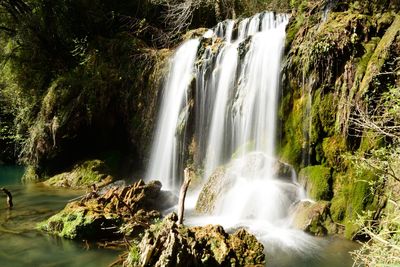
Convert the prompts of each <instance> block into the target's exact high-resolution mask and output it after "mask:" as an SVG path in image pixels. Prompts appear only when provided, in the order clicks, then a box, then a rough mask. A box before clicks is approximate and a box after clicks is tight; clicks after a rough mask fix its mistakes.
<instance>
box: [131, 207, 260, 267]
mask: <svg viewBox="0 0 400 267" xmlns="http://www.w3.org/2000/svg"><path fill="white" fill-rule="evenodd" d="M263 251H264V247H263V245H262V244H261V243H259V242H258V241H257V239H256V238H255V237H254V236H253V235H251V234H250V233H248V232H247V231H246V230H244V229H239V230H237V231H236V232H235V233H234V234H227V233H226V232H225V231H224V229H223V228H222V227H221V226H215V225H208V226H204V227H185V226H182V225H178V224H177V216H176V214H174V213H173V214H171V215H169V216H168V217H166V218H165V219H164V220H163V221H162V222H161V223H159V224H156V225H154V226H152V227H151V228H150V229H149V230H147V231H146V233H145V235H144V237H143V239H142V241H141V242H140V243H139V244H138V245H137V246H133V247H132V248H131V251H130V254H129V256H128V258H127V260H126V262H125V265H126V266H143V267H145V266H159V267H161V266H163V267H185V266H264V264H265V255H264V253H263Z"/></svg>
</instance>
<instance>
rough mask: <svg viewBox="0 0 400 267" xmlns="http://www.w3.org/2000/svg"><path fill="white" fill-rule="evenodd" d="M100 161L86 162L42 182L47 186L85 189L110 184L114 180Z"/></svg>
mask: <svg viewBox="0 0 400 267" xmlns="http://www.w3.org/2000/svg"><path fill="white" fill-rule="evenodd" d="M109 172H110V171H109V170H108V167H107V166H106V164H105V163H104V162H103V161H101V160H88V161H84V162H82V163H79V164H77V165H75V166H74V167H73V169H72V170H71V171H70V172H64V173H61V174H58V175H56V176H53V177H51V178H50V179H48V180H46V181H45V182H43V183H44V184H45V185H47V186H55V187H71V188H87V187H88V186H91V185H93V184H94V185H96V186H97V187H101V186H105V185H107V184H109V183H111V182H112V181H113V180H114V178H113V177H112V176H111V175H109V174H108V173H109Z"/></svg>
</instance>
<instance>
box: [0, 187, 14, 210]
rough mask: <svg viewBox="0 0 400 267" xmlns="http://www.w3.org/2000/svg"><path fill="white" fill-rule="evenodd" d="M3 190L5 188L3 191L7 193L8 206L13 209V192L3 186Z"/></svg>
mask: <svg viewBox="0 0 400 267" xmlns="http://www.w3.org/2000/svg"><path fill="white" fill-rule="evenodd" d="M1 190H3V192H4V193H5V194H6V195H7V205H8V207H9V208H10V209H11V208H12V207H13V206H14V205H13V202H12V195H11V192H10V191H8V190H7V189H6V188H4V187H2V188H1Z"/></svg>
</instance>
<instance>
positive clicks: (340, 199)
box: [331, 192, 347, 222]
mask: <svg viewBox="0 0 400 267" xmlns="http://www.w3.org/2000/svg"><path fill="white" fill-rule="evenodd" d="M346 206H347V201H346V197H345V194H344V193H343V192H338V193H337V194H336V195H335V196H334V197H333V198H332V200H331V216H332V219H333V220H334V221H335V222H342V221H343V220H344V219H345V217H346Z"/></svg>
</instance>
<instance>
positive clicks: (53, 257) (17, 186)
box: [0, 166, 121, 267]
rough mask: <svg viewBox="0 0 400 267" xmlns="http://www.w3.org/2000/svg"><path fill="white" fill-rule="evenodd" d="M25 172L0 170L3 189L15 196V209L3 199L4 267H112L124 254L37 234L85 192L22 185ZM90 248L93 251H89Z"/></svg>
mask: <svg viewBox="0 0 400 267" xmlns="http://www.w3.org/2000/svg"><path fill="white" fill-rule="evenodd" d="M22 173H23V169H22V168H19V167H15V166H0V187H6V188H7V189H8V190H9V191H11V192H12V194H13V202H14V208H13V209H11V210H9V209H8V208H7V205H6V197H5V195H4V194H2V192H0V193H1V195H0V266H1V267H19V266H24V267H26V266H48V267H50V266H85V267H91V266H93V267H101V266H108V265H109V264H110V263H112V262H113V261H115V260H116V259H117V256H118V254H120V253H121V252H120V251H113V250H108V249H99V248H96V246H95V245H88V244H86V243H85V242H80V241H71V240H66V239H63V238H59V237H56V236H51V235H48V234H46V233H43V232H41V231H38V230H36V225H37V223H38V222H41V221H43V220H45V219H47V218H48V217H50V216H51V215H53V214H55V213H56V212H57V211H59V210H61V209H62V208H63V207H64V206H65V204H66V203H67V202H68V200H71V199H73V198H75V197H77V196H79V195H81V194H82V193H84V192H79V191H78V192H77V191H72V190H66V189H54V188H49V187H44V186H41V185H22V184H21V183H20V178H21V175H22ZM89 247H90V249H89Z"/></svg>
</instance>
